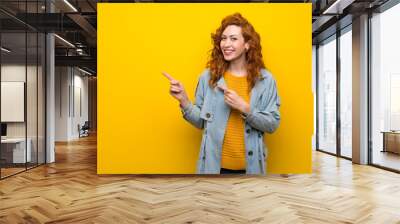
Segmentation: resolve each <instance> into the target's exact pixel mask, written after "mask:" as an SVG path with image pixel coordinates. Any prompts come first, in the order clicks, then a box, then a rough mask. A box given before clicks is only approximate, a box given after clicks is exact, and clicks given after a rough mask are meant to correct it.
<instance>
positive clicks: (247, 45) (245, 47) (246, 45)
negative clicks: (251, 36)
mask: <svg viewBox="0 0 400 224" xmlns="http://www.w3.org/2000/svg"><path fill="white" fill-rule="evenodd" d="M244 49H246V52H247V51H249V49H250V44H249V43H245V44H244Z"/></svg>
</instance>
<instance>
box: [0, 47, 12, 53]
mask: <svg viewBox="0 0 400 224" xmlns="http://www.w3.org/2000/svg"><path fill="white" fill-rule="evenodd" d="M1 51H4V52H6V53H10V52H11V50H9V49H7V48H5V47H1Z"/></svg>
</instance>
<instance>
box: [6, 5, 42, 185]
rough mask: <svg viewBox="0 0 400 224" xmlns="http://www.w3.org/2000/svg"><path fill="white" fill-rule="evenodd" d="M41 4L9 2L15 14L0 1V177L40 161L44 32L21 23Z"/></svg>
mask: <svg viewBox="0 0 400 224" xmlns="http://www.w3.org/2000/svg"><path fill="white" fill-rule="evenodd" d="M44 2H45V1H19V2H18V4H16V3H15V2H14V3H15V4H14V3H13V5H12V6H15V7H17V10H19V11H20V14H17V15H14V14H12V13H8V12H7V10H5V8H7V7H4V8H3V7H2V6H10V5H8V4H11V3H10V2H9V1H2V2H1V3H0V7H2V8H1V9H2V10H1V11H0V19H1V21H2V22H1V23H0V24H1V29H0V45H1V57H0V66H1V73H0V81H1V84H2V85H1V87H0V89H1V94H2V95H1V100H2V102H1V106H0V111H1V115H3V116H1V123H2V126H4V127H6V130H5V131H4V133H2V140H1V144H0V178H1V179H3V178H5V177H8V176H11V175H14V174H16V173H19V172H22V171H25V170H27V169H30V168H33V167H36V166H38V165H40V164H43V163H44V162H45V58H46V55H45V41H46V40H45V34H44V33H43V32H41V31H40V30H37V29H36V28H34V27H32V26H31V25H29V24H27V23H25V22H24V21H27V20H23V18H24V16H27V15H28V14H27V13H39V12H43V10H45V9H43V8H42V7H41V6H42V5H43V4H44ZM5 21H6V22H5ZM8 86H11V88H8ZM17 86H20V87H18V88H17ZM16 95H17V96H18V97H16Z"/></svg>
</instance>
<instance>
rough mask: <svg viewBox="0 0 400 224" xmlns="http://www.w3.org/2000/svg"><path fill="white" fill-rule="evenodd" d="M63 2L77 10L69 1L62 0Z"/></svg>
mask: <svg viewBox="0 0 400 224" xmlns="http://www.w3.org/2000/svg"><path fill="white" fill-rule="evenodd" d="M64 2H65V4H67V5H68V6H69V7H70V8H71V9H72V10H73V11H74V12H78V10H77V9H76V8H75V7H74V6H73V5H72V4H71V3H69V1H67V0H64Z"/></svg>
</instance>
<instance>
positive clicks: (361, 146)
mask: <svg viewBox="0 0 400 224" xmlns="http://www.w3.org/2000/svg"><path fill="white" fill-rule="evenodd" d="M352 28H353V41H352V42H353V80H352V81H353V114H352V115H353V116H352V117H353V124H352V125H353V130H352V134H353V138H352V139H353V140H352V145H353V154H352V157H353V162H354V163H358V164H367V163H368V15H366V14H364V15H361V16H360V17H357V18H355V19H353V25H352Z"/></svg>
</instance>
